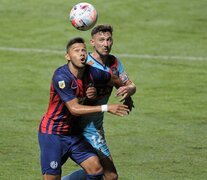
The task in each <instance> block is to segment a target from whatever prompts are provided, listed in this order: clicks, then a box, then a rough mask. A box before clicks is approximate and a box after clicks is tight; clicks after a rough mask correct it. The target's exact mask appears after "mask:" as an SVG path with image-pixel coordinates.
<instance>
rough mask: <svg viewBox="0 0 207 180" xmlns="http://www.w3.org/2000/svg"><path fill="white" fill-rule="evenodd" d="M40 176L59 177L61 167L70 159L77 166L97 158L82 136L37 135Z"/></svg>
mask: <svg viewBox="0 0 207 180" xmlns="http://www.w3.org/2000/svg"><path fill="white" fill-rule="evenodd" d="M38 140H39V146H40V162H41V169H42V174H51V175H61V173H62V169H61V167H62V165H63V164H64V163H65V162H66V161H67V159H68V157H70V158H71V159H72V160H73V161H74V162H76V163H77V164H80V163H82V162H83V161H84V160H86V159H88V158H89V157H91V156H97V154H96V152H95V151H94V149H93V147H92V146H91V145H90V144H89V143H87V142H86V141H85V140H84V139H83V137H82V136H66V135H55V134H43V133H40V132H39V133H38Z"/></svg>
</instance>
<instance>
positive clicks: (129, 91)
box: [116, 79, 136, 99]
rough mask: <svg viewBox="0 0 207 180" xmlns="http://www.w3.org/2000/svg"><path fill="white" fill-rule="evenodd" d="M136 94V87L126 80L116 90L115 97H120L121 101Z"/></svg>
mask: <svg viewBox="0 0 207 180" xmlns="http://www.w3.org/2000/svg"><path fill="white" fill-rule="evenodd" d="M135 92H136V85H135V84H134V83H133V82H132V81H131V80H129V79H128V80H127V81H126V82H124V84H123V86H120V87H119V88H118V89H117V92H116V96H121V97H122V99H125V98H126V97H129V96H132V95H133V94H135Z"/></svg>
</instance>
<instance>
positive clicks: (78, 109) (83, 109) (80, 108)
mask: <svg viewBox="0 0 207 180" xmlns="http://www.w3.org/2000/svg"><path fill="white" fill-rule="evenodd" d="M69 111H70V113H71V114H72V115H74V116H81V115H85V114H91V113H96V112H101V111H102V110H101V106H85V105H80V104H77V105H75V106H72V107H70V108H69Z"/></svg>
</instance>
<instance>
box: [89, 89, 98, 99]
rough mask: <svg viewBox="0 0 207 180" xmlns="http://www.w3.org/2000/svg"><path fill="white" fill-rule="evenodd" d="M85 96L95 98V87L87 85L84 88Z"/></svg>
mask: <svg viewBox="0 0 207 180" xmlns="http://www.w3.org/2000/svg"><path fill="white" fill-rule="evenodd" d="M86 97H87V98H88V99H95V98H96V97H97V90H96V88H95V87H88V88H87V90H86Z"/></svg>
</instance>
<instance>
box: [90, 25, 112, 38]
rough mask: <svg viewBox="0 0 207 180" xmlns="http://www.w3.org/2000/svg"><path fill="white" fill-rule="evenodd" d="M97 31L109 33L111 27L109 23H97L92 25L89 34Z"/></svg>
mask: <svg viewBox="0 0 207 180" xmlns="http://www.w3.org/2000/svg"><path fill="white" fill-rule="evenodd" d="M99 32H110V33H111V34H112V33H113V27H112V26H111V25H107V24H106V25H103V24H102V25H98V26H96V27H94V28H93V29H92V31H91V36H93V35H95V34H97V33H99Z"/></svg>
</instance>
